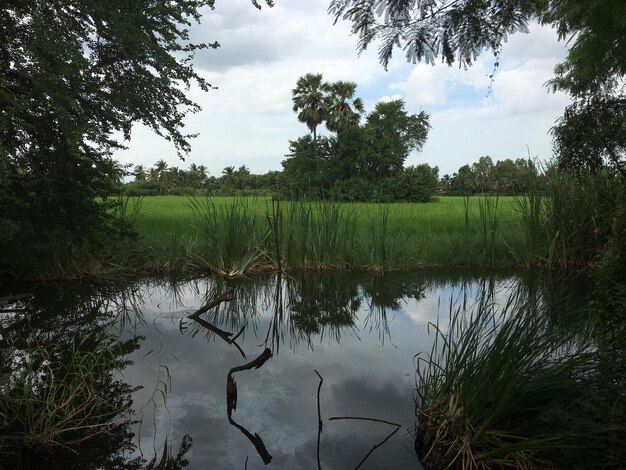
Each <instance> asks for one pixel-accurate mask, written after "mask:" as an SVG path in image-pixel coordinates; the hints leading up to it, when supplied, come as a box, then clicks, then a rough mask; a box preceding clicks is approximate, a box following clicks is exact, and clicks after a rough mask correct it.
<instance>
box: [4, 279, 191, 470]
mask: <svg viewBox="0 0 626 470" xmlns="http://www.w3.org/2000/svg"><path fill="white" fill-rule="evenodd" d="M2 287H3V290H2V292H0V298H5V299H8V300H9V301H8V302H6V303H5V302H0V305H2V304H4V305H2V306H0V378H1V380H0V462H1V464H0V468H7V469H8V468H11V469H13V468H14V469H40V468H50V469H57V468H58V469H68V468H70V469H72V468H81V469H92V468H93V469H96V468H128V469H140V468H141V469H143V468H146V469H151V468H165V467H163V466H164V465H167V468H172V469H176V468H182V467H183V466H184V465H185V462H186V461H185V459H184V454H185V453H186V452H187V451H188V450H189V448H190V446H191V440H190V439H189V438H188V437H185V438H183V440H182V443H181V446H180V448H179V449H178V451H177V453H176V454H173V453H172V452H171V446H165V447H164V452H163V453H162V454H161V455H160V457H157V455H156V454H155V456H154V457H153V458H152V459H150V460H147V459H146V458H144V457H143V456H140V455H136V454H137V452H136V449H137V444H136V442H135V441H134V439H133V433H132V430H131V428H132V426H133V412H132V396H133V393H134V392H135V391H136V388H135V387H133V386H131V385H130V384H128V383H126V381H124V380H123V379H121V378H120V377H119V375H118V371H119V370H121V369H123V368H124V367H127V366H129V365H130V364H131V363H130V362H129V360H128V356H129V355H130V354H131V353H132V352H133V351H135V350H137V349H139V342H140V338H139V337H138V336H133V337H130V338H128V339H126V340H122V341H117V340H116V336H117V334H115V336H112V332H117V326H118V322H120V321H123V322H125V321H126V320H125V319H127V318H128V316H127V310H128V306H129V305H133V299H135V298H136V296H135V292H136V289H137V287H130V288H129V287H128V286H125V287H124V288H122V289H119V288H116V287H114V286H110V285H99V286H89V288H86V286H84V285H81V284H55V285H47V286H28V290H30V291H31V292H29V293H28V294H27V295H19V294H18V295H14V294H12V292H20V291H23V290H24V287H22V286H6V285H4V286H2ZM7 294H8V295H7ZM86 442H88V444H87V445H85V443H86Z"/></svg>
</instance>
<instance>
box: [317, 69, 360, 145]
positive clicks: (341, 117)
mask: <svg viewBox="0 0 626 470" xmlns="http://www.w3.org/2000/svg"><path fill="white" fill-rule="evenodd" d="M355 93H356V83H354V82H344V81H338V82H334V83H331V84H330V85H328V95H327V97H326V110H327V113H328V115H327V117H326V127H327V128H328V130H329V131H333V132H337V133H338V132H341V131H343V130H345V129H347V128H349V127H351V126H354V125H356V124H358V123H359V121H360V120H361V114H363V112H364V111H365V108H364V107H363V101H362V100H361V98H355V97H354V94H355Z"/></svg>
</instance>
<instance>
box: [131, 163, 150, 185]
mask: <svg viewBox="0 0 626 470" xmlns="http://www.w3.org/2000/svg"><path fill="white" fill-rule="evenodd" d="M133 175H135V182H140V181H146V177H147V174H146V169H145V168H144V166H143V165H137V166H136V167H135V168H134V169H133Z"/></svg>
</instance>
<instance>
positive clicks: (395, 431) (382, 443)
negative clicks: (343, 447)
mask: <svg viewBox="0 0 626 470" xmlns="http://www.w3.org/2000/svg"><path fill="white" fill-rule="evenodd" d="M399 430H400V426H398V427H397V428H396V429H394V430H393V431H391V433H390V434H389V435H388V436H387V437H386V438H385V439H383V440H382V441H381V442H379V443H378V444H376V445H375V446H374V447H372V448H371V449H370V451H369V452H368V453H367V455H366V456H365V457H363V460H361V461H360V462H359V464H358V465H357V466H356V467H354V470H356V469H357V468H359V467H360V466H361V465H363V463H364V462H365V461H366V460H367V459H368V458H369V456H370V455H372V453H373V452H374V451H375V450H376V449H378V448H379V447H381V446H382V445H384V444H385V442H387V441H388V440H389V439H391V438H392V436H393V435H394V434H395V433H397V432H398V431H399Z"/></svg>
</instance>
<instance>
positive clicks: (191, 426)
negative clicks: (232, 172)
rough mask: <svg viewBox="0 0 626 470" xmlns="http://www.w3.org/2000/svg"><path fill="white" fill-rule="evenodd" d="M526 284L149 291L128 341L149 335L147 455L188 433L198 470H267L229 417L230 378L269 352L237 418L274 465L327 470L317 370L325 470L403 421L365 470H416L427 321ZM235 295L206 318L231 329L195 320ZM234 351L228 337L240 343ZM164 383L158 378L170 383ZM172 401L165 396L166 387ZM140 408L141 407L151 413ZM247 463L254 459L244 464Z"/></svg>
mask: <svg viewBox="0 0 626 470" xmlns="http://www.w3.org/2000/svg"><path fill="white" fill-rule="evenodd" d="M517 283H518V281H517V279H516V278H514V277H510V276H496V277H494V276H491V277H489V278H477V277H473V276H467V277H464V276H458V275H457V276H456V277H449V276H447V277H446V276H439V278H438V277H436V276H432V275H426V274H424V273H421V274H409V273H401V274H400V275H387V276H379V275H369V274H368V275H354V274H351V275H348V274H345V273H333V274H323V275H322V274H315V273H313V274H311V273H309V274H299V275H297V276H282V277H279V276H271V277H265V278H262V279H251V280H243V281H241V280H240V281H236V282H231V283H229V282H226V281H223V280H219V281H216V280H214V279H205V280H195V281H190V282H187V283H183V284H176V286H175V288H174V289H172V285H168V284H167V283H154V282H152V283H147V284H145V285H144V286H143V295H142V301H141V302H139V303H137V304H136V305H135V307H134V308H133V309H131V310H132V311H131V315H130V316H132V315H133V314H135V315H137V316H138V317H140V318H141V319H142V321H140V322H128V323H127V324H126V325H125V332H124V335H128V336H132V335H136V334H139V335H141V336H143V337H144V338H145V339H144V340H143V341H142V346H141V349H140V350H139V351H137V352H135V353H134V355H133V356H132V357H131V359H132V361H133V364H132V365H131V366H128V367H127V368H126V369H125V371H124V378H125V379H126V380H127V381H128V382H130V384H131V385H143V386H144V388H143V389H142V390H140V391H138V392H137V393H136V394H135V407H136V409H141V411H142V413H143V422H142V424H141V426H138V427H137V428H136V432H137V435H138V436H139V438H138V439H139V442H140V447H141V449H142V450H143V451H144V452H147V453H152V452H155V451H156V452H157V453H158V452H159V449H160V448H162V446H163V443H164V442H165V439H166V438H167V439H168V440H169V442H179V441H180V440H181V439H182V436H183V435H185V434H190V435H191V436H192V438H193V441H194V444H193V446H192V448H191V450H190V451H189V454H188V455H187V457H188V459H189V460H190V462H191V463H190V468H208V467H207V466H209V467H210V468H245V467H246V465H247V468H260V467H265V464H264V462H263V459H262V458H261V456H259V454H258V453H257V451H256V449H255V446H254V445H253V442H251V440H250V439H249V438H248V437H246V435H245V434H244V433H243V432H242V431H241V430H240V429H238V428H237V427H235V426H233V425H231V424H230V423H229V421H228V419H227V413H226V376H227V374H228V371H229V370H230V369H231V368H232V367H235V366H240V365H243V364H245V363H247V362H249V361H251V360H252V359H254V358H255V357H257V356H258V355H259V354H261V352H263V350H264V348H265V347H268V348H270V349H271V350H272V351H273V353H274V355H273V357H272V358H271V359H270V360H269V361H267V362H266V363H265V364H264V365H263V366H262V367H261V368H259V369H251V370H246V371H240V372H237V373H236V374H235V380H236V382H237V391H238V399H237V409H236V411H234V413H233V418H234V420H236V423H237V424H239V425H240V426H242V427H243V428H245V429H246V430H247V431H248V433H249V434H250V435H252V436H254V435H257V436H258V437H259V438H260V439H261V440H262V442H263V444H264V445H265V447H266V448H267V451H268V452H269V454H270V455H271V456H272V460H271V462H270V463H269V465H268V466H269V467H273V468H292V469H293V468H318V462H317V432H318V419H317V387H318V383H319V378H318V377H317V375H316V374H315V370H317V371H318V372H319V373H320V375H321V376H322V377H323V379H324V381H323V385H322V388H321V392H320V408H321V416H322V421H323V432H322V434H321V442H320V466H321V468H331V469H332V468H354V467H356V465H357V464H358V463H359V462H361V460H362V459H363V458H364V457H365V456H366V455H367V454H368V452H369V451H370V450H371V449H372V447H373V446H375V445H377V444H379V443H380V442H382V441H383V440H384V439H385V438H386V437H387V436H388V435H389V434H390V433H391V432H392V431H393V430H394V427H393V426H390V425H388V424H384V423H380V422H375V421H356V420H333V421H329V418H331V417H368V418H376V419H381V420H385V421H390V422H394V423H398V424H400V425H401V428H400V430H399V432H397V433H396V434H395V435H394V436H392V438H390V439H389V440H388V441H387V442H386V443H385V444H384V445H383V446H381V447H379V448H377V449H376V450H375V451H374V452H373V453H372V454H371V456H370V457H369V458H368V459H367V460H366V461H365V463H364V464H363V465H362V466H361V467H360V468H372V469H377V468H419V463H418V461H417V457H416V456H415V452H414V449H413V438H412V436H411V434H410V430H411V428H412V427H413V426H414V425H415V403H414V398H413V393H414V389H415V355H416V354H419V353H425V352H428V351H429V350H430V349H431V344H432V340H433V337H432V331H431V334H430V335H429V332H428V323H429V322H433V323H437V322H439V325H440V327H442V328H444V329H445V324H446V321H447V318H448V314H449V311H450V306H451V305H452V307H453V308H467V309H469V308H471V307H472V306H473V304H474V303H475V302H476V299H477V298H478V297H480V294H481V293H482V292H484V291H488V293H489V296H490V297H489V298H490V299H491V301H492V302H494V303H499V302H503V299H505V298H507V297H508V293H509V292H510V290H511V289H513V288H514V287H515V286H516V285H517ZM227 288H233V289H234V297H235V300H234V301H233V302H228V303H223V304H221V305H220V306H219V307H218V308H216V309H213V310H211V311H209V312H207V313H205V314H203V315H202V317H201V318H202V319H203V320H204V321H205V322H209V323H210V324H212V325H213V326H214V327H215V328H217V329H219V330H220V331H221V332H222V333H220V334H216V333H215V331H211V330H210V329H207V328H205V327H203V326H202V325H200V324H198V322H194V321H193V320H192V319H189V318H187V317H188V316H189V315H190V314H192V313H193V312H194V311H196V310H197V309H198V308H200V307H201V306H202V305H203V304H204V303H205V302H206V301H207V300H210V299H212V298H215V297H216V296H217V295H219V294H220V293H221V292H223V291H224V290H225V289H227ZM242 326H245V328H244V330H243V333H242V334H241V336H239V337H238V338H237V339H236V343H237V345H238V346H239V348H241V350H242V351H243V352H244V353H245V355H246V359H244V358H243V357H242V354H241V353H240V351H239V350H238V348H237V347H235V345H233V344H230V343H229V342H228V341H226V340H225V337H226V338H227V337H228V336H225V334H224V332H225V333H229V334H231V336H230V337H231V338H232V337H233V336H235V335H236V334H237V333H238V332H239V331H240V329H241V327H242ZM160 381H161V382H160ZM164 383H165V384H167V394H166V395H167V398H166V400H165V403H164V400H163V396H162V395H161V394H160V393H159V392H158V390H162V391H165V385H164ZM142 405H143V407H142ZM246 462H247V463H246Z"/></svg>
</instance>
